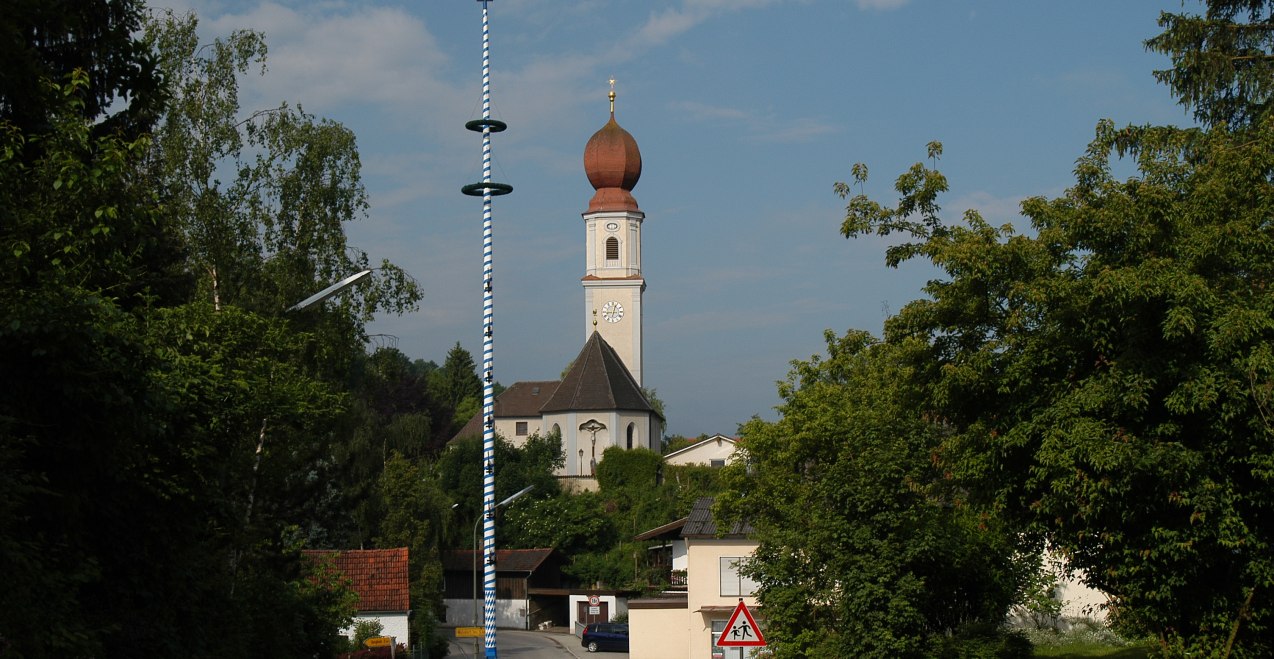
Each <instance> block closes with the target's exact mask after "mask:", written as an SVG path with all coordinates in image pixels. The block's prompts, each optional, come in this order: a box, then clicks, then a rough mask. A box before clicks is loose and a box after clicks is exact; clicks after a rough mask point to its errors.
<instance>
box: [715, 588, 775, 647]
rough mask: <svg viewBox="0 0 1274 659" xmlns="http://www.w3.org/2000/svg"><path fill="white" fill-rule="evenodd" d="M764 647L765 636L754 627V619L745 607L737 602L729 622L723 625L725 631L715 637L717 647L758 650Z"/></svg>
mask: <svg viewBox="0 0 1274 659" xmlns="http://www.w3.org/2000/svg"><path fill="white" fill-rule="evenodd" d="M764 645H765V636H763V635H762V634H761V628H760V627H758V626H757V625H756V619H755V618H753V617H752V613H751V612H750V611H748V607H747V605H746V604H744V603H743V600H739V605H738V606H736V607H734V613H733V614H732V615H731V616H730V621H729V622H727V623H726V624H725V630H724V631H722V632H721V636H719V637H717V647H722V648H759V647H762V646H764Z"/></svg>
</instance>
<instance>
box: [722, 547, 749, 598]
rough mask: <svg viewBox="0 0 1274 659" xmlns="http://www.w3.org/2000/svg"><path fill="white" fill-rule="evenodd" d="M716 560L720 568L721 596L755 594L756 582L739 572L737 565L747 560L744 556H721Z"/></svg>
mask: <svg viewBox="0 0 1274 659" xmlns="http://www.w3.org/2000/svg"><path fill="white" fill-rule="evenodd" d="M718 560H720V569H721V596H722V597H747V596H750V595H755V594H756V589H757V583H756V582H755V581H753V580H752V578H751V577H747V576H744V575H742V574H739V567H740V566H742V565H743V564H744V563H746V562H747V559H746V558H743V557H740V556H722V557H721V558H720V559H718Z"/></svg>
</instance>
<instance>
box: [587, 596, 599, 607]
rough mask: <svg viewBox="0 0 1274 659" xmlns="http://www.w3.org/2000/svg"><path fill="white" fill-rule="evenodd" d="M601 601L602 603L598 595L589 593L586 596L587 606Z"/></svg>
mask: <svg viewBox="0 0 1274 659" xmlns="http://www.w3.org/2000/svg"><path fill="white" fill-rule="evenodd" d="M601 603H602V598H600V597H598V596H596V595H589V596H588V605H589V606H597V605H598V604H601Z"/></svg>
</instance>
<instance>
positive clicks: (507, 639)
mask: <svg viewBox="0 0 1274 659" xmlns="http://www.w3.org/2000/svg"><path fill="white" fill-rule="evenodd" d="M483 652H484V650H483V648H482V643H481V639H479V643H478V648H477V655H476V657H475V655H474V644H473V639H471V638H454V637H453V638H451V654H450V655H448V657H451V658H452V659H484V657H485V655H484V653H483ZM496 652H498V653H499V654H498V656H499V657H500V658H501V659H503V658H504V657H508V658H509V659H570V658H571V657H577V658H579V659H583V658H585V657H588V658H590V659H628V653H627V652H598V653H596V654H589V653H588V650H585V649H584V648H583V647H581V646H580V644H579V638H578V637H576V636H573V635H571V634H547V633H543V632H522V631H515V630H506V629H501V630H500V631H499V632H498V633H497V634H496Z"/></svg>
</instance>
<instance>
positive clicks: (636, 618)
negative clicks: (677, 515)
mask: <svg viewBox="0 0 1274 659" xmlns="http://www.w3.org/2000/svg"><path fill="white" fill-rule="evenodd" d="M719 531H720V533H718V532H719ZM751 535H752V527H751V526H750V525H748V524H746V523H737V524H734V525H733V526H731V527H730V528H728V529H719V528H718V526H717V523H716V520H715V519H714V518H713V516H712V499H711V498H706V497H705V498H701V499H699V500H697V501H695V503H694V506H693V507H692V508H691V511H690V515H689V516H687V517H685V518H684V519H681V520H677V521H675V522H672V523H670V524H667V525H664V526H661V527H659V528H658V529H651V530H650V531H647V532H646V533H643V534H641V535H639V536H637V539H638V540H663V541H664V543H665V544H664V545H661V546H660V550H661V551H662V548H663V547H667V549H668V554H669V562H668V564H669V568H670V570H672V574H674V575H675V574H677V572H679V571H680V569H679V566H681V565H684V566H685V567H684V582H685V586H684V588H681V587H674V588H671V589H669V590H668V591H666V592H664V593H661V594H660V595H658V596H654V597H646V598H642V599H634V600H629V601H628V628H629V633H630V636H629V638H630V640H629V657H631V658H632V659H744V658H750V657H753V656H755V654H756V652H757V648H719V647H717V646H716V641H717V638H718V637H719V636H720V635H721V634H722V633H725V632H726V631H727V630H726V623H727V622H729V618H730V616H731V614H733V613H734V609H735V607H736V606H737V605H738V603H739V601H740V600H742V601H743V602H744V604H746V605H747V607H748V609H749V610H750V611H751V613H752V615H753V616H754V617H756V618H757V619H758V622H760V621H762V620H763V619H764V618H763V613H764V611H762V610H760V609H759V607H758V604H757V600H756V597H755V593H756V589H757V585H756V583H754V582H753V581H752V580H751V579H749V578H747V577H745V576H743V575H742V574H740V572H739V568H740V566H741V565H742V564H743V563H744V562H746V561H747V560H748V558H749V557H751V556H752V554H753V552H755V551H756V547H757V543H756V541H755V540H752V539H751ZM761 624H764V623H763V622H762V623H761Z"/></svg>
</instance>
